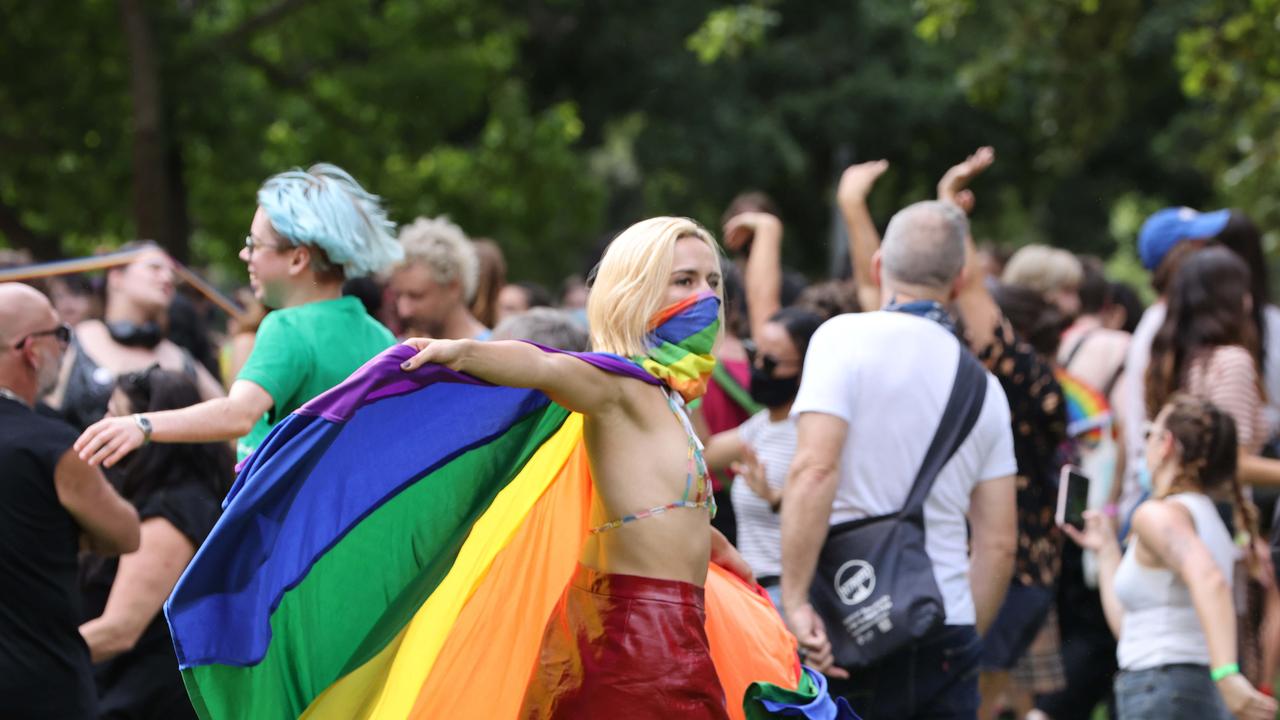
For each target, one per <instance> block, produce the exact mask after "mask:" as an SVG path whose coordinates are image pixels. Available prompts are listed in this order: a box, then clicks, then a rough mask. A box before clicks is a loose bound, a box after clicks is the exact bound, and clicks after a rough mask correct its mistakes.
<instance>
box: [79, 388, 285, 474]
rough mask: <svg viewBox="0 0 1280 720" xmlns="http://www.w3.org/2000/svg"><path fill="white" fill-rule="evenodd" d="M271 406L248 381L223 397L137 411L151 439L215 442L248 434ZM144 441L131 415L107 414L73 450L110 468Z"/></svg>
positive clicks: (265, 393) (269, 399)
mask: <svg viewBox="0 0 1280 720" xmlns="http://www.w3.org/2000/svg"><path fill="white" fill-rule="evenodd" d="M274 404H275V401H274V400H272V399H271V395H270V394H268V393H267V391H266V390H263V389H262V386H260V385H258V384H257V383H255V382H252V381H250V380H236V381H235V382H234V383H232V385H231V393H230V394H229V395H228V396H227V397H220V398H214V399H213V400H205V401H204V402H202V403H197V404H195V405H192V406H190V407H185V408H181V409H178V410H164V411H161V412H153V413H143V415H144V416H145V417H146V418H147V419H148V420H149V421H151V427H152V430H151V440H153V441H155V442H170V443H191V442H216V441H219V440H234V439H236V438H239V437H244V436H245V435H248V434H249V431H250V430H252V429H253V425H254V423H256V422H257V421H258V418H260V417H262V415H263V414H264V413H266V412H267V411H268V410H270V409H271V406H272V405H274ZM145 441H146V438H145V437H144V435H143V433H142V430H141V429H139V428H138V424H137V423H136V422H135V421H134V419H133V417H132V416H124V417H108V418H103V419H101V420H99V421H98V422H96V423H94V424H93V425H90V426H89V427H88V429H86V430H85V431H84V433H83V434H82V435H80V439H79V440H76V444H75V449H76V452H77V453H79V454H80V458H81V459H82V460H84V461H85V462H87V463H89V464H90V465H94V466H96V465H103V466H105V467H111V466H113V465H115V464H116V463H118V462H120V461H121V460H123V459H124V457H125V456H126V455H128V454H129V453H131V452H133V451H134V450H136V449H138V448H139V447H141V446H142V444H143V443H144V442H145Z"/></svg>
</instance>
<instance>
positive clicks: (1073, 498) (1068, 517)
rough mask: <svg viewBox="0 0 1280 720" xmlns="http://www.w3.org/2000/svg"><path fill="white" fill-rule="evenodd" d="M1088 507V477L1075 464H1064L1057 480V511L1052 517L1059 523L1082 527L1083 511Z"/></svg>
mask: <svg viewBox="0 0 1280 720" xmlns="http://www.w3.org/2000/svg"><path fill="white" fill-rule="evenodd" d="M1088 508H1089V477H1088V476H1087V475H1085V474H1084V472H1083V471H1082V470H1080V468H1078V467H1076V466H1075V465H1066V466H1064V467H1063V468H1062V477H1061V478H1059V480H1058V512H1057V514H1056V515H1055V518H1054V519H1055V520H1057V522H1058V524H1059V525H1071V526H1073V527H1075V528H1077V529H1083V528H1084V511H1085V510H1087V509H1088Z"/></svg>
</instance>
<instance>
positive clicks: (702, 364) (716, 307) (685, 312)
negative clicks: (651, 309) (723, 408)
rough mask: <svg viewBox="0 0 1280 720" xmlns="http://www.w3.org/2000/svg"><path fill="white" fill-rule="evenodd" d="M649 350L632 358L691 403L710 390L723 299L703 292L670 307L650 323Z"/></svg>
mask: <svg viewBox="0 0 1280 720" xmlns="http://www.w3.org/2000/svg"><path fill="white" fill-rule="evenodd" d="M649 328H650V330H649V351H648V352H647V353H646V354H644V355H637V356H634V357H632V358H631V360H632V362H634V363H636V364H637V365H639V366H640V367H642V368H644V369H645V371H646V372H648V373H649V374H650V375H653V376H654V377H656V378H658V379H659V380H661V381H662V382H663V383H664V384H665V385H666V386H667V387H669V388H671V389H672V390H675V391H676V392H678V393H680V397H682V398H684V401H685V402H691V401H693V400H695V399H697V398H699V397H702V393H704V392H706V390H707V381H708V380H709V379H710V378H711V371H712V370H713V369H715V366H716V359H715V356H713V355H712V354H711V349H712V348H713V347H714V346H715V343H716V336H717V335H719V333H720V298H719V297H718V296H717V295H716V294H715V293H713V292H704V293H699V294H697V295H690V296H689V297H687V298H685V299H684V300H681V301H680V302H677V303H675V304H673V305H669V306H667V307H665V308H663V309H662V310H660V311H658V313H657V314H656V315H654V316H653V319H652V320H650V321H649Z"/></svg>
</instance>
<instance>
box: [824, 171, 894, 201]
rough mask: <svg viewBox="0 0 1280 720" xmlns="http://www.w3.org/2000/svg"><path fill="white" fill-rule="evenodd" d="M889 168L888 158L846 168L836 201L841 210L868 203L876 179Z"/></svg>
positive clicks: (841, 178) (841, 177)
mask: <svg viewBox="0 0 1280 720" xmlns="http://www.w3.org/2000/svg"><path fill="white" fill-rule="evenodd" d="M888 169H889V161H888V160H872V161H871V162H864V163H858V164H857V165H850V166H849V167H847V168H845V171H844V173H843V174H842V175H841V176H840V184H839V186H837V187H836V203H837V204H839V205H840V209H841V210H846V209H848V208H850V207H856V206H858V205H862V204H864V203H866V201H867V196H868V195H870V194H871V188H872V187H873V186H874V185H875V184H876V180H878V179H879V178H880V176H881V175H883V174H884V172H885V171H886V170H888Z"/></svg>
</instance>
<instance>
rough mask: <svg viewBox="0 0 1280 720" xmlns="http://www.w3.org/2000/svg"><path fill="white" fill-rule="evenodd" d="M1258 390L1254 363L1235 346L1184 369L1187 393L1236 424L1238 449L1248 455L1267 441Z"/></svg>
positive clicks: (1268, 431)
mask: <svg viewBox="0 0 1280 720" xmlns="http://www.w3.org/2000/svg"><path fill="white" fill-rule="evenodd" d="M1261 388H1262V386H1261V384H1260V383H1259V381H1258V365H1257V363H1256V362H1254V359H1253V356H1252V355H1250V354H1249V351H1248V350H1245V349H1244V348H1242V347H1240V346H1239V345H1223V346H1220V347H1216V348H1214V349H1213V351H1212V353H1211V354H1210V355H1209V356H1208V358H1207V359H1200V360H1197V361H1194V362H1192V363H1191V365H1190V367H1188V368H1187V385H1186V389H1187V391H1188V392H1190V393H1191V394H1192V395H1195V396H1196V397H1198V398H1201V399H1204V400H1208V401H1209V402H1211V403H1213V404H1214V405H1217V406H1218V407H1219V408H1220V409H1222V411H1223V412H1225V413H1227V414H1228V415H1230V416H1231V418H1232V419H1233V420H1235V421H1236V433H1237V437H1238V439H1239V441H1240V447H1241V448H1242V449H1243V450H1244V451H1245V452H1247V453H1249V454H1251V455H1256V454H1257V453H1258V451H1259V450H1260V449H1261V448H1262V445H1263V444H1264V443H1266V441H1267V439H1268V438H1270V437H1271V428H1269V427H1268V425H1269V423H1268V422H1267V419H1266V415H1265V408H1266V402H1265V400H1264V398H1263V394H1262V389H1261Z"/></svg>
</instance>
